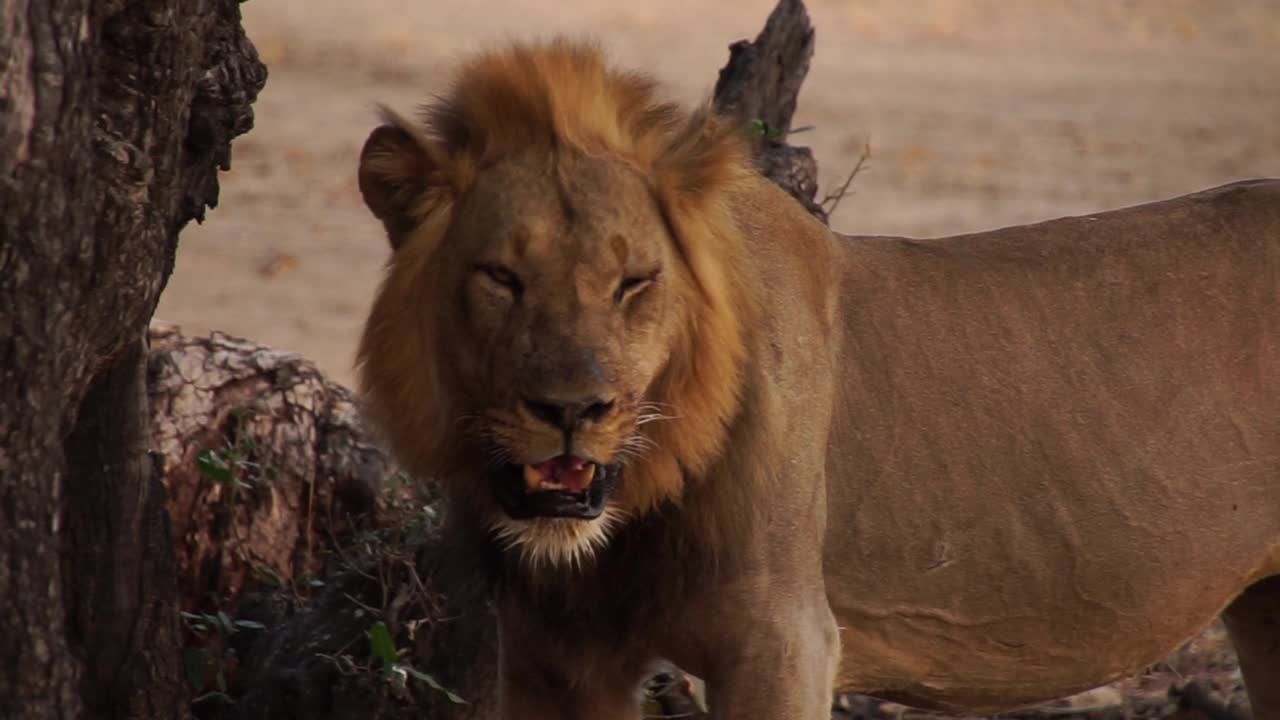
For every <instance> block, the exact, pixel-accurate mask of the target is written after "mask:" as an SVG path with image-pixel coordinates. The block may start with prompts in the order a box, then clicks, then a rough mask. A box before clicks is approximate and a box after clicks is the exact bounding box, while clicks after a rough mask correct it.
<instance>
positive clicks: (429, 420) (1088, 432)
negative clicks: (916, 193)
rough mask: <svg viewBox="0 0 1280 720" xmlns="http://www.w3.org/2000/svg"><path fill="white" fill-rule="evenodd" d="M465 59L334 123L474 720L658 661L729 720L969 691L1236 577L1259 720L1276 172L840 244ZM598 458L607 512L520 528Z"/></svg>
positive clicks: (495, 64)
mask: <svg viewBox="0 0 1280 720" xmlns="http://www.w3.org/2000/svg"><path fill="white" fill-rule="evenodd" d="M566 47H568V49H566ZM463 77H464V79H465V81H464V82H461V83H460V84H459V85H458V87H457V88H456V90H455V95H454V96H452V97H451V98H448V99H446V100H445V101H444V104H443V105H441V106H440V107H438V108H437V109H436V110H435V111H434V113H435V114H434V115H433V116H432V119H431V121H430V123H429V128H430V130H431V133H432V134H427V135H424V134H422V133H421V132H420V131H419V130H417V129H415V128H414V127H412V126H411V125H409V124H408V123H405V122H404V121H401V120H398V119H395V118H392V119H391V121H390V122H389V123H388V125H384V126H383V127H381V128H379V129H378V130H377V131H375V133H374V134H373V135H372V136H371V137H370V140H369V142H368V143H367V144H366V149H365V152H364V154H363V156H362V166H361V188H362V191H363V192H364V193H365V197H366V200H367V201H368V203H369V205H370V208H371V209H372V210H373V211H374V212H375V214H377V215H378V217H380V218H381V219H382V220H383V222H384V224H385V225H386V227H387V230H388V234H389V236H390V237H391V239H392V243H393V245H395V246H396V248H397V250H396V256H395V258H394V259H393V261H392V264H391V267H390V270H389V275H388V279H387V281H386V283H385V284H384V286H383V289H382V290H381V291H380V293H379V297H378V298H377V300H376V302H375V305H374V310H373V313H372V314H371V317H370V321H369V325H368V329H367V331H366V335H365V339H364V341H363V343H362V347H361V362H362V367H361V374H362V382H363V385H364V387H365V389H366V393H367V395H368V397H369V400H370V406H371V410H372V411H373V415H374V417H375V419H377V420H378V422H379V423H380V424H381V425H382V426H383V427H384V429H386V430H387V431H388V436H389V437H390V439H391V442H392V444H393V446H394V448H395V450H396V452H397V454H398V455H399V456H400V457H401V458H402V459H403V460H404V461H405V462H406V464H407V465H408V466H409V467H410V469H411V470H413V471H414V472H416V473H419V474H421V475H424V476H425V475H436V476H438V477H439V478H440V479H441V481H442V483H443V485H444V487H445V489H446V491H447V492H448V494H449V497H450V500H451V518H452V525H451V528H452V530H451V532H453V533H454V534H455V537H456V538H457V539H459V540H460V541H461V542H463V543H464V546H465V547H468V548H470V551H469V552H471V553H473V555H469V556H468V557H474V558H475V562H476V566H477V567H478V568H479V567H487V568H491V569H492V571H493V573H494V578H495V580H496V581H497V589H498V609H499V618H500V625H501V638H502V650H501V674H502V706H503V708H504V714H505V715H506V716H507V717H517V716H519V717H522V718H534V719H535V720H537V719H540V718H548V719H549V718H582V719H585V718H600V717H608V718H636V717H638V716H639V715H638V705H637V702H636V692H637V690H638V688H639V683H640V681H641V679H642V678H643V677H644V674H645V672H646V670H647V669H648V668H649V667H650V665H651V663H652V662H653V661H654V660H655V659H657V658H666V659H669V660H672V661H674V662H676V663H677V664H679V665H681V666H682V667H684V668H685V669H687V670H689V671H691V672H694V673H695V674H698V675H700V676H702V677H703V678H704V679H706V680H707V683H708V687H709V699H710V703H711V709H712V715H713V717H716V718H722V719H725V720H727V719H729V718H733V719H735V720H736V719H737V718H745V717H762V718H763V717H767V718H784V719H787V720H817V718H825V717H827V713H828V711H829V698H830V693H831V691H832V689H833V688H836V687H839V688H842V689H846V690H855V691H862V692H868V693H874V694H880V695H883V696H886V697H891V698H896V699H899V700H903V701H906V702H909V703H913V704H918V705H924V706H929V707H935V708H944V709H948V710H952V711H959V712H966V711H969V712H985V711H991V710H998V709H1003V708H1010V707H1014V706H1017V705H1021V704H1026V703H1030V702H1033V701H1036V700H1041V699H1047V698H1051V697H1055V696H1059V695H1062V694H1066V693H1070V692H1073V691H1076V690H1081V689H1084V688H1087V687H1089V686H1092V685H1097V684H1100V683H1103V682H1106V681H1107V680H1110V679H1112V678H1113V677H1115V676H1117V675H1120V674H1123V673H1126V672H1132V671H1135V670H1138V669H1140V667H1141V666H1142V665H1143V664H1145V663H1148V662H1151V661H1153V660H1155V659H1157V658H1158V657H1159V656H1160V655H1161V654H1163V653H1165V652H1167V651H1169V650H1171V649H1173V648H1174V647H1175V646H1176V645H1177V644H1178V643H1180V642H1182V641H1184V640H1186V639H1187V638H1189V637H1190V636H1191V635H1193V634H1194V633H1195V632H1196V631H1197V630H1198V629H1200V628H1201V627H1202V626H1204V625H1205V624H1206V623H1208V622H1209V621H1210V620H1211V619H1212V618H1213V617H1214V616H1215V615H1216V614H1217V613H1219V612H1220V611H1222V610H1223V608H1224V607H1226V606H1228V604H1229V603H1233V601H1234V604H1232V605H1231V611H1230V612H1229V614H1228V624H1229V627H1230V628H1231V629H1232V631H1233V638H1234V639H1235V640H1236V642H1237V646H1238V649H1239V650H1240V654H1241V661H1242V665H1243V666H1244V668H1245V674H1246V679H1247V681H1248V682H1249V685H1250V692H1251V693H1252V697H1253V699H1254V703H1255V709H1256V711H1257V713H1258V715H1259V717H1263V718H1276V717H1280V696H1277V693H1280V689H1276V685H1275V684H1273V683H1271V682H1269V681H1268V680H1267V679H1272V678H1280V650H1277V649H1276V648H1280V590H1277V589H1276V587H1275V584H1276V582H1278V581H1275V580H1267V578H1268V577H1272V576H1280V183H1276V182H1259V183H1254V184H1246V185H1236V186H1229V187H1227V188H1223V189H1219V190H1217V191H1212V192H1209V193H1205V194H1201V195H1196V196H1189V197H1186V198H1182V199H1178V200H1173V201H1169V202H1166V203H1159V204H1152V205H1147V206H1141V207H1137V208H1131V209H1127V210H1121V211H1116V212H1112V213H1104V214H1100V215H1097V216H1093V217H1089V218H1076V219H1064V220H1056V221H1052V222H1049V223H1044V224H1040V225H1035V226H1028V227H1022V228H1009V229H1005V230H999V231H994V232H989V233H981V234H976V235H970V236H965V237H956V238H949V239H941V240H909V239H901V238H870V237H869V238H845V237H841V236H838V235H835V234H833V233H831V232H830V231H829V230H828V229H827V228H825V227H824V226H822V225H821V224H820V223H818V222H816V221H815V220H813V219H812V218H811V217H809V216H808V214H807V213H806V212H805V211H804V210H803V209H802V208H800V206H799V205H798V204H796V203H794V202H793V201H792V200H791V199H790V198H788V197H787V196H786V195H785V194H783V193H782V192H781V191H780V190H778V189H777V188H776V187H774V186H772V185H771V184H769V183H768V182H766V181H765V180H763V179H762V178H760V177H758V176H757V175H755V174H754V173H753V172H752V171H751V170H750V169H749V167H748V165H747V163H746V161H745V160H744V156H743V154H742V153H741V152H740V145H739V144H738V141H737V140H735V139H734V138H733V137H732V136H731V135H729V134H726V133H724V132H723V131H722V126H719V125H717V124H716V123H715V122H714V121H713V120H712V119H710V118H709V117H707V116H695V117H694V118H693V119H692V121H691V122H690V124H689V125H688V126H687V128H686V129H685V130H680V129H679V128H678V125H677V124H675V123H673V122H671V120H670V117H671V116H670V115H669V113H670V109H669V108H666V107H665V106H658V105H655V104H653V102H652V100H651V99H650V98H649V95H648V93H649V90H648V87H647V86H645V85H644V84H643V83H637V81H636V79H635V78H634V77H632V76H625V75H609V74H605V72H604V71H603V70H602V69H601V65H600V63H599V59H598V57H597V56H596V55H594V54H593V53H592V52H591V51H589V50H583V49H581V48H574V47H572V46H565V45H556V44H553V45H551V46H546V47H542V48H534V49H532V50H530V49H528V48H516V49H514V50H512V51H509V52H508V53H506V54H503V53H498V54H494V55H489V56H486V57H485V58H482V59H481V60H479V61H477V62H476V63H475V64H473V65H472V66H470V68H469V69H468V70H466V71H464V75H463ZM539 93H542V94H541V95H540V94H539ZM525 116H527V117H525ZM522 117H523V118H524V119H523V120H522ZM522 122H523V123H526V124H527V128H525V129H524V130H521V129H520V128H521V127H522V125H521V123H522ZM513 128H515V130H513ZM618 128H623V130H621V131H619V129H618ZM619 132H622V135H623V136H624V139H625V137H626V136H627V133H632V134H634V135H635V138H632V140H630V141H626V142H623V141H620V140H618V133H619ZM522 133H523V134H522ZM636 138H639V139H636ZM486 178H488V180H486ZM495 178H504V180H502V182H501V183H497V184H495V183H496V182H497V181H496V180H494V179H495ZM584 178H592V180H589V181H588V180H584ZM636 178H644V179H645V180H644V182H643V183H638V182H636ZM486 183H489V184H487V185H486ZM637 257H639V258H642V259H643V262H640V261H637V260H636V258H637ZM495 263H497V264H498V265H497V266H495ZM654 263H659V264H658V265H654ZM631 266H636V267H640V266H643V268H640V269H644V268H650V267H658V268H660V269H661V272H660V273H659V272H657V271H654V272H650V273H648V274H642V275H640V276H639V279H628V278H634V277H635V269H636V268H633V267H631ZM633 282H634V283H640V284H638V285H633V284H631V283H633ZM617 283H621V284H620V285H619V284H617ZM614 287H617V288H618V289H617V290H616V293H615V294H613V295H610V293H614V291H613V290H611V288H614ZM628 287H639V288H641V289H640V290H636V291H634V295H628V294H626V293H628V292H630V291H628V290H627V288H628ZM611 297H612V298H615V299H614V300H610V298H611ZM575 387H576V390H575ZM566 388H568V389H566ZM575 391H576V392H577V394H576V395H574V396H573V397H576V398H578V399H577V400H573V401H572V402H570V401H569V400H564V401H563V403H562V401H560V400H556V401H555V403H551V402H550V401H548V400H547V399H546V398H547V397H549V396H550V397H556V398H566V397H569V395H570V394H572V392H575ZM531 397H533V398H536V400H530V398H531ZM584 398H586V399H585V400H584ZM557 403H561V404H557ZM561 412H563V413H565V414H564V415H563V416H562V415H561V414H560V413H561ZM587 412H590V413H591V414H592V415H591V417H592V418H594V419H588V420H586V421H582V420H581V419H580V415H579V413H587ZM464 419H465V421H466V422H461V421H462V420H464ZM468 423H469V424H471V425H475V426H477V427H478V428H479V429H478V430H472V431H470V434H469V433H468V427H469V425H468ZM553 430H554V432H553ZM627 433H633V434H631V435H628V434H627ZM560 443H563V446H564V448H565V449H564V450H563V451H557V450H548V449H547V448H550V447H552V446H555V447H560V445H559V444H560ZM581 448H586V449H585V450H584V449H581ZM615 449H616V450H617V454H618V456H619V457H621V458H622V462H620V463H619V464H618V465H617V466H616V469H615V470H610V471H609V472H610V473H615V474H612V475H607V476H605V477H608V478H620V479H619V480H617V483H618V484H617V486H616V487H614V486H613V485H608V486H606V487H607V488H609V489H608V490H607V492H609V493H612V494H611V495H608V496H607V497H606V501H605V505H604V507H605V508H606V510H605V512H604V514H603V515H600V516H598V517H597V516H596V515H593V514H591V512H592V511H590V509H589V508H588V506H587V504H584V503H586V500H585V499H583V498H587V497H588V495H586V494H582V495H580V496H577V495H575V496H572V497H578V498H579V500H575V501H574V502H575V503H578V504H575V505H573V506H572V507H573V508H576V509H572V512H574V513H582V514H581V515H580V516H581V517H582V518H584V519H580V520H579V519H565V516H564V515H562V514H555V513H561V512H569V511H562V510H555V513H553V514H551V515H546V516H539V517H538V519H536V520H533V521H528V520H524V519H519V518H524V517H527V516H528V512H529V510H528V508H529V507H531V506H529V505H527V503H535V505H533V506H534V507H552V505H548V504H546V503H547V502H552V501H554V502H561V500H556V499H555V498H558V497H564V496H565V495H564V492H562V491H561V490H559V489H560V488H561V487H562V486H561V485H560V484H559V481H558V480H556V484H554V485H552V486H551V487H553V488H556V490H555V491H554V492H559V493H560V495H555V494H554V492H553V493H552V494H547V491H544V490H543V489H542V488H543V485H542V483H543V482H544V479H545V478H548V477H551V476H550V475H547V473H549V472H552V471H551V470H547V468H549V467H550V468H565V467H574V468H577V467H581V466H583V464H584V463H587V461H588V460H590V461H591V462H598V463H601V464H600V465H598V466H596V465H591V466H590V467H591V468H593V470H590V471H594V472H597V473H604V472H605V470H603V469H594V468H597V467H598V468H604V467H605V464H604V463H608V462H612V461H613V458H610V457H608V456H609V455H610V453H612V452H614V450H615ZM552 452H563V453H564V454H563V455H558V456H556V457H555V458H552V459H551V460H547V458H548V457H549V453H552ZM495 458H496V462H497V463H498V464H500V465H501V467H502V468H504V469H503V470H501V471H499V470H495V469H494V464H495ZM584 458H586V459H584ZM610 467H614V466H610ZM506 468H510V471H508V469H506ZM590 471H589V472H590ZM520 472H523V473H524V475H523V477H524V480H523V481H520V482H521V484H520V485H519V487H518V488H516V489H512V488H513V486H512V485H511V484H510V483H511V482H515V481H517V479H518V478H519V477H520V475H519V473H520ZM556 472H560V471H559V470H557V471H556ZM575 472H576V471H575ZM512 473H515V474H514V475H513V474H512ZM556 477H559V476H558V475H557V476H556ZM599 482H603V481H599ZM609 482H610V483H612V482H614V480H609ZM503 483H506V484H503ZM584 492H585V491H584ZM593 492H594V491H593ZM600 492H601V493H605V492H606V490H600ZM503 493H505V494H503ZM513 493H514V494H513ZM549 497H550V498H552V501H548V500H547V498H549ZM513 498H514V499H513ZM539 502H541V503H543V505H536V503H539ZM554 507H556V508H560V507H562V505H556V506H554ZM583 508H587V509H585V510H584V509H583ZM594 512H598V510H596V511H594ZM513 513H515V514H514V515H513ZM566 528H569V529H572V530H575V531H577V530H580V529H583V528H587V529H590V531H589V532H586V531H583V532H578V533H577V534H574V533H572V532H566V531H565V529H566ZM560 546H564V547H560ZM482 558H490V559H491V560H492V562H490V561H488V560H482ZM1250 586H1252V588H1253V589H1252V590H1249V591H1246V588H1248V587H1250ZM1260 678H1261V679H1260Z"/></svg>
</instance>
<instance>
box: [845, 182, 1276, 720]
mask: <svg viewBox="0 0 1280 720" xmlns="http://www.w3.org/2000/svg"><path fill="white" fill-rule="evenodd" d="M837 244H838V246H839V255H840V257H841V260H840V262H839V263H838V264H839V266H840V267H841V270H842V272H841V273H840V277H839V282H840V285H841V288H842V290H841V301H840V306H839V308H840V309H839V316H840V321H839V323H838V324H839V326H840V328H841V329H842V334H843V337H842V338H841V339H840V341H839V348H840V350H839V355H838V356H837V360H836V366H837V367H839V368H840V372H839V375H840V380H839V382H840V386H841V393H840V400H839V402H838V403H837V405H838V407H837V410H836V418H837V419H836V421H835V426H836V430H835V432H834V433H833V435H832V438H831V442H830V444H829V447H828V450H827V453H828V455H827V456H828V466H827V467H828V472H827V482H828V488H829V498H830V499H829V503H830V513H829V521H828V534H827V542H826V546H825V564H826V573H825V576H826V581H827V590H828V596H829V598H830V599H831V604H832V608H833V610H834V611H835V614H836V617H837V619H838V621H839V623H840V625H841V627H842V628H843V633H842V636H843V638H842V639H843V641H844V647H845V648H846V653H847V654H846V657H845V661H844V663H843V670H842V673H841V680H842V684H845V685H849V686H853V687H858V688H860V689H863V690H872V691H888V692H891V693H892V694H895V695H898V696H899V697H901V698H902V699H905V700H908V701H911V702H915V703H917V704H921V703H928V704H932V705H935V706H940V707H945V708H949V709H953V710H969V711H973V710H975V709H996V708H999V707H1007V706H1009V705H1010V704H1016V703H1024V702H1030V701H1034V700H1041V699H1044V698H1046V697H1049V696H1057V695H1063V694H1067V693H1070V692H1075V691H1079V690H1083V689H1086V688H1088V687H1091V686H1094V685H1097V684H1099V683H1101V682H1104V681H1106V680H1109V679H1111V678H1114V677H1116V676H1118V675H1121V674H1126V673H1131V672H1134V671H1135V670H1136V669H1137V668H1140V667H1142V666H1144V665H1145V664H1149V663H1151V662H1154V661H1155V660H1157V659H1158V658H1159V657H1161V656H1162V655H1164V654H1165V653H1168V652H1169V651H1171V650H1173V649H1174V648H1175V647H1176V646H1177V645H1179V644H1180V643H1182V642H1184V641H1185V640H1186V639H1187V638H1188V637H1190V636H1191V635H1193V634H1194V633H1196V632H1197V631H1198V630H1200V629H1201V628H1202V627H1203V626H1204V625H1206V624H1207V623H1208V622H1209V620H1210V619H1212V618H1213V617H1214V616H1215V615H1217V614H1218V613H1219V612H1220V611H1221V610H1222V609H1223V608H1224V607H1225V606H1226V605H1227V604H1228V603H1229V602H1231V601H1232V599H1234V598H1235V597H1236V596H1237V595H1238V594H1239V593H1240V592H1241V591H1242V590H1244V588H1246V587H1247V586H1249V585H1250V584H1252V583H1253V582H1255V581H1258V580H1261V579H1262V578H1264V577H1266V576H1268V575H1278V574H1280V183H1274V182H1272V183H1255V184H1238V185H1233V186H1227V187H1225V188H1220V189H1216V190H1212V191H1207V192H1204V193H1200V194H1198V195H1192V196H1189V197H1185V198H1180V199H1176V200H1172V201H1169V202H1163V203H1155V204H1150V205H1145V206H1141V207H1137V208H1130V209H1126V210H1120V211H1116V212H1110V213H1102V214H1098V215H1093V216H1089V217H1084V218H1067V219H1060V220H1054V221H1050V222H1047V223H1042V224H1039V225H1032V226H1027V227H1018V228H1009V229H1005V230H998V231H993V232H986V233H980V234H977V235H970V236H965V237H955V238H947V239H941V240H930V241H911V240H902V239H893V238H850V239H847V240H838V241H837ZM1274 610H1275V612H1276V613H1277V614H1278V616H1277V619H1280V607H1276V608H1275V609H1274ZM1272 662H1273V665H1272V667H1271V668H1270V672H1271V673H1272V677H1273V678H1274V680H1275V681H1276V682H1280V655H1277V656H1276V659H1275V660H1273V661H1272ZM1273 712H1280V708H1275V709H1273Z"/></svg>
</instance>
